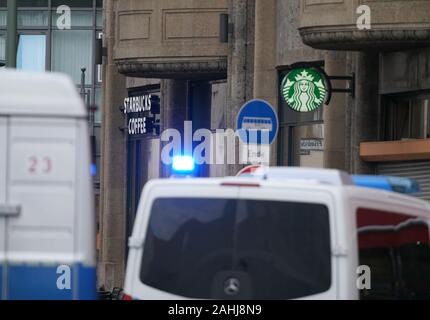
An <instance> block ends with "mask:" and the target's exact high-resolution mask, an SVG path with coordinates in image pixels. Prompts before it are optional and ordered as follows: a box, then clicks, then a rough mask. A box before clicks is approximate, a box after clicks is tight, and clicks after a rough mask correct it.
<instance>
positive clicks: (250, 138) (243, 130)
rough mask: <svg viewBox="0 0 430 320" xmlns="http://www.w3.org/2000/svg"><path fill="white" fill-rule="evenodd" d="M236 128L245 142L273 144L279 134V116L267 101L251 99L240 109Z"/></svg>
mask: <svg viewBox="0 0 430 320" xmlns="http://www.w3.org/2000/svg"><path fill="white" fill-rule="evenodd" d="M236 128H237V130H238V133H239V137H240V139H241V140H242V142H244V143H247V144H272V143H273V141H275V139H276V136H277V135H278V128H279V121H278V116H277V114H276V112H275V109H274V108H273V107H272V105H271V104H270V103H268V102H267V101H264V100H260V99H255V100H251V101H248V102H247V103H245V104H244V106H243V107H242V109H240V111H239V114H238V115H237V119H236Z"/></svg>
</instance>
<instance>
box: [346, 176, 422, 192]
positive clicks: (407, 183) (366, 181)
mask: <svg viewBox="0 0 430 320" xmlns="http://www.w3.org/2000/svg"><path fill="white" fill-rule="evenodd" d="M352 180H353V181H354V183H355V185H356V186H360V187H367V188H374V189H382V190H388V191H394V192H399V193H404V194H413V193H419V192H421V189H420V186H419V184H418V183H417V182H416V181H415V180H412V179H409V178H398V177H388V176H361V175H356V176H352Z"/></svg>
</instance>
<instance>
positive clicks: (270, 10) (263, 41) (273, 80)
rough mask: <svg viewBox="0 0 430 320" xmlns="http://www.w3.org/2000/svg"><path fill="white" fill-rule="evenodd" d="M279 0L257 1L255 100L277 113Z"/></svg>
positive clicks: (273, 149) (273, 158)
mask: <svg viewBox="0 0 430 320" xmlns="http://www.w3.org/2000/svg"><path fill="white" fill-rule="evenodd" d="M276 9H277V0H256V1H255V50H254V52H255V55H254V98H255V99H263V100H266V101H267V102H269V103H270V104H271V105H272V106H273V107H274V108H275V110H276V112H277V105H278V104H277V91H278V90H277V87H278V83H277V82H278V81H277V80H278V77H277V71H276V62H277V50H276V48H277V43H276V42H277V41H276V39H277V34H276V16H277V11H276ZM276 145H277V144H276V142H274V143H273V144H272V146H271V150H270V151H271V156H270V160H271V161H270V163H271V165H276V163H277V157H276V149H277V148H276Z"/></svg>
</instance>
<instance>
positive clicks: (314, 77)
mask: <svg viewBox="0 0 430 320" xmlns="http://www.w3.org/2000/svg"><path fill="white" fill-rule="evenodd" d="M281 88H282V95H283V96H284V99H285V101H286V102H287V104H288V106H289V107H290V108H291V109H293V110H295V111H298V112H311V111H315V110H317V109H318V108H320V107H321V106H322V105H323V104H324V102H325V99H326V96H327V90H326V87H325V83H324V81H323V77H322V75H321V74H320V73H319V72H317V71H316V70H314V69H312V68H298V69H294V70H292V71H291V72H290V73H288V74H287V75H286V77H285V78H284V80H283V81H282V87H281Z"/></svg>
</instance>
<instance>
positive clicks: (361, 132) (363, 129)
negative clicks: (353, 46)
mask: <svg viewBox="0 0 430 320" xmlns="http://www.w3.org/2000/svg"><path fill="white" fill-rule="evenodd" d="M355 73H356V98H355V104H354V105H353V112H352V116H351V172H352V173H356V174H374V173H375V171H374V167H373V166H372V164H369V163H366V162H364V161H362V160H361V159H360V143H361V142H364V141H377V140H378V130H379V125H378V121H379V95H378V82H379V54H378V53H377V52H369V53H365V52H363V53H356V54H355Z"/></svg>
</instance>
